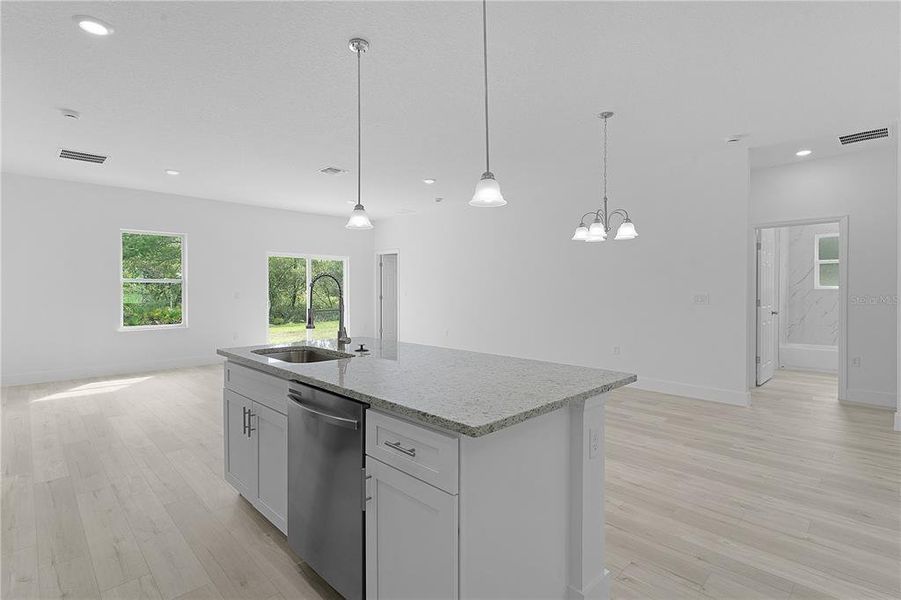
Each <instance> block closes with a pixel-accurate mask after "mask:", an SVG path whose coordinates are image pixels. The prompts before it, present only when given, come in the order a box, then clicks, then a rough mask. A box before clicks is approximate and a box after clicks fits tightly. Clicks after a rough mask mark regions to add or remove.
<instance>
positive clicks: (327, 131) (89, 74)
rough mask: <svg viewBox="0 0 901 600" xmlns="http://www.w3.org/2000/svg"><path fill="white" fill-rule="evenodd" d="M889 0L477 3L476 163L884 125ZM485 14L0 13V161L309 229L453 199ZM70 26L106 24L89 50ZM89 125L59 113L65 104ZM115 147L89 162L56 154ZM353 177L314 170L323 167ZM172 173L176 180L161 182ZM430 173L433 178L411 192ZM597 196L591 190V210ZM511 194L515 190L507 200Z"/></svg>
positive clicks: (750, 141)
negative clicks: (306, 222)
mask: <svg viewBox="0 0 901 600" xmlns="http://www.w3.org/2000/svg"><path fill="white" fill-rule="evenodd" d="M898 10H899V6H898V4H897V3H865V2H847V3H841V2H798V3H770V2H757V3H731V2H724V3H712V2H711V3H682V2H676V3H638V2H623V3H599V2H490V3H489V7H488V11H489V47H490V57H489V60H490V65H489V67H490V78H491V86H492V87H491V91H492V151H493V156H492V158H493V160H492V170H493V171H494V172H495V173H496V175H497V177H498V180H499V181H500V182H501V185H502V187H503V186H504V184H505V182H509V181H511V180H514V181H515V180H516V179H517V178H521V179H525V178H526V176H527V175H528V176H532V177H534V176H543V177H548V178H553V177H558V176H560V174H561V173H565V172H566V171H567V170H570V169H579V170H591V171H596V170H598V164H599V158H598V148H599V145H600V138H599V130H600V128H599V124H598V122H597V120H596V119H595V118H594V114H595V113H597V112H599V111H600V110H602V109H611V110H614V111H616V113H617V115H616V117H614V119H613V120H612V121H611V122H610V132H611V170H613V169H614V168H615V167H616V164H617V163H618V162H620V164H621V163H622V162H626V161H638V162H640V161H653V160H655V159H657V158H661V157H664V156H666V155H668V154H671V153H679V152H688V153H692V152H710V151H719V149H720V148H722V149H723V151H727V150H725V149H726V144H724V142H723V139H724V138H725V137H726V136H728V135H730V134H734V133H746V134H749V137H748V138H747V142H746V143H745V145H746V146H748V147H753V146H768V145H774V144H780V143H784V142H787V141H790V140H800V139H813V138H817V137H818V136H826V135H829V136H831V135H833V134H835V133H844V132H852V131H859V130H862V129H870V128H873V127H878V126H883V125H886V124H888V123H889V122H890V121H892V120H893V119H897V118H898V110H899V16H898ZM480 12H481V11H480V4H479V3H474V2H377V1H368V2H356V3H355V2H293V3H292V2H274V3H268V2H267V3H264V2H86V3H82V2H3V3H2V68H3V71H2V74H3V79H2V109H3V114H2V125H3V132H2V142H3V170H4V171H8V172H17V173H25V174H32V175H40V176H46V177H54V178H60V179H70V180H77V181H89V182H95V183H103V184H109V185H118V186H125V187H132V188H139V189H148V190H156V191H162V192H170V193H176V194H183V195H189V196H198V197H205V198H212V199H218V200H226V201H233V202H242V203H247V204H260V205H266V206H276V207H283V208H290V209H295V210H300V211H307V212H316V213H324V214H346V213H347V212H348V210H349V208H350V206H349V205H348V204H347V202H352V201H353V199H354V194H355V192H354V189H355V188H354V183H355V177H354V169H355V141H356V137H355V136H356V133H355V119H354V116H355V115H354V110H355V97H354V91H355V58H354V55H353V54H352V53H351V52H350V51H349V50H348V49H347V40H348V39H349V38H350V37H352V36H355V35H362V36H364V37H367V38H369V39H370V41H371V43H372V48H371V51H370V53H369V54H367V55H366V56H364V57H363V61H364V63H363V78H364V82H363V92H364V98H363V110H364V113H363V119H364V155H363V161H364V162H363V195H364V203H365V204H366V206H367V208H368V209H369V210H370V212H372V213H373V214H374V216H375V217H377V218H378V217H381V218H384V217H388V216H391V215H394V214H398V213H399V212H407V211H421V210H428V209H429V208H430V207H433V206H435V204H434V197H435V196H442V197H444V198H445V202H449V203H463V202H466V201H467V200H468V199H469V197H470V196H471V194H472V189H473V187H474V185H475V183H476V181H477V180H478V178H479V175H480V174H481V172H482V170H483V158H482V152H483V147H482V144H483V138H482V131H481V127H482V112H481V111H482V99H481V93H482V86H481V71H480V69H481V60H480V50H481V45H480V44H481V29H480ZM75 14H88V15H93V16H95V17H99V18H101V19H104V20H106V21H108V22H109V23H111V24H112V25H113V26H114V27H115V34H114V35H112V36H110V37H106V38H97V37H92V36H89V35H86V34H84V33H82V32H81V31H80V30H78V29H77V28H76V26H75V24H74V22H73V21H72V16H73V15H75ZM62 107H65V108H71V109H75V110H78V111H80V112H81V114H82V117H81V119H80V120H78V121H72V120H67V119H64V118H62V117H61V116H60V114H59V113H58V112H57V109H59V108H62ZM60 147H66V148H70V149H75V150H83V151H88V152H95V153H102V154H109V156H110V157H111V158H110V160H109V162H108V164H106V165H103V166H98V165H91V164H82V163H75V162H72V161H62V160H59V159H57V158H56V150H57V149H58V148H60ZM330 165H334V166H338V167H342V168H346V169H349V170H350V171H351V172H350V173H348V174H346V175H342V176H326V175H321V174H319V173H318V172H317V171H318V170H319V169H320V168H322V167H326V166H330ZM167 168H174V169H179V170H181V172H182V175H180V176H177V177H171V176H167V175H165V174H164V172H163V171H164V169H167ZM425 177H434V178H436V179H437V180H438V182H437V183H436V184H435V185H433V186H426V185H425V184H423V183H422V181H421V180H422V179H423V178H425ZM596 192H597V190H595V189H587V190H586V196H594V195H596ZM511 200H512V198H511Z"/></svg>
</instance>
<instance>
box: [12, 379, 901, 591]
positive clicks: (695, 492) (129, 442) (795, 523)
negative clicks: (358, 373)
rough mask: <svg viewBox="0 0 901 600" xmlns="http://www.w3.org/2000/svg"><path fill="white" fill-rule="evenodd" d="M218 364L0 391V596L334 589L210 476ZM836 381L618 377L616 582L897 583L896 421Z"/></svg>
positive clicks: (708, 585)
mask: <svg viewBox="0 0 901 600" xmlns="http://www.w3.org/2000/svg"><path fill="white" fill-rule="evenodd" d="M221 377H222V376H221V367H203V368H194V369H182V370H175V371H165V372H159V373H152V374H142V375H133V376H124V377H108V378H97V379H91V380H82V381H74V382H65V383H52V384H42V385H32V386H21V387H13V388H5V389H4V390H3V404H2V436H3V437H2V456H0V469H2V540H0V542H2V556H0V560H2V583H0V592H2V597H3V598H4V599H12V598H70V599H81V598H103V599H104V600H106V599H131V598H148V599H151V598H152V599H162V598H165V599H166V600H169V599H173V598H182V599H188V598H196V599H200V598H254V599H260V600H268V599H276V598H285V599H289V598H304V599H306V598H334V597H336V594H335V593H334V591H332V590H331V588H329V587H328V586H327V585H326V584H325V583H324V582H323V581H322V580H321V579H319V578H318V577H317V576H316V574H315V573H312V572H311V571H310V570H309V568H307V567H306V566H305V565H304V564H303V563H302V562H301V561H299V560H298V558H297V557H296V556H295V555H294V554H293V553H292V552H291V551H290V550H289V549H288V546H287V543H286V540H285V538H284V536H282V535H281V534H280V533H279V532H278V531H277V530H276V529H275V528H274V527H272V526H271V525H269V523H268V522H266V521H265V520H264V519H263V518H262V517H260V516H259V515H258V514H257V513H256V512H255V511H254V510H253V509H252V508H251V507H250V506H249V505H248V504H247V503H246V502H245V501H243V500H242V499H241V498H240V497H238V496H237V494H235V492H234V491H233V490H232V489H231V488H230V487H229V486H228V485H227V484H226V483H225V482H224V480H223V479H222V422H221V421H222V408H221V381H222V379H221ZM835 387H836V386H835V380H834V379H833V378H831V377H828V376H822V375H813V374H804V373H790V372H779V374H778V375H777V377H776V379H774V380H773V381H771V382H770V383H769V384H767V385H766V386H765V387H763V388H761V389H760V390H758V391H756V392H755V393H754V398H753V406H752V407H751V408H750V409H742V408H737V407H731V406H723V405H717V404H712V403H707V402H699V401H692V400H687V399H684V398H676V397H672V396H665V395H662V394H654V393H649V392H642V391H639V390H632V389H625V390H620V391H618V392H617V393H615V394H614V395H613V398H612V399H611V400H610V402H609V404H608V413H607V422H608V428H607V440H606V450H607V457H608V458H607V507H606V508H607V530H606V533H607V543H608V553H609V559H608V567H609V568H610V570H611V571H612V573H613V575H614V581H613V596H614V598H618V599H620V598H621V599H632V598H660V599H662V600H670V599H678V598H702V599H706V598H723V599H744V598H749V599H750V598H778V599H789V598H790V599H796V600H800V599H820V598H822V599H828V598H841V599H850V600H857V599H870V598H874V599H876V598H899V597H901V587H899V586H901V583H899V578H901V575H899V564H901V530H899V519H901V516H899V514H901V435H899V434H897V433H893V432H892V431H891V413H889V412H887V411H880V410H875V409H867V408H859V407H849V406H845V405H840V404H838V403H837V402H836V400H835Z"/></svg>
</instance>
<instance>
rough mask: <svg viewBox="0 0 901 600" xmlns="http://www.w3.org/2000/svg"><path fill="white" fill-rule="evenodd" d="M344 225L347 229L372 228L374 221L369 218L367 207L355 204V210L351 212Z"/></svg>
mask: <svg viewBox="0 0 901 600" xmlns="http://www.w3.org/2000/svg"><path fill="white" fill-rule="evenodd" d="M344 227H346V228H347V229H372V222H371V221H370V220H369V215H367V214H366V209H365V208H363V205H362V204H357V205H356V206H354V211H353V212H352V213H350V218H349V219H348V220H347V225H345V226H344Z"/></svg>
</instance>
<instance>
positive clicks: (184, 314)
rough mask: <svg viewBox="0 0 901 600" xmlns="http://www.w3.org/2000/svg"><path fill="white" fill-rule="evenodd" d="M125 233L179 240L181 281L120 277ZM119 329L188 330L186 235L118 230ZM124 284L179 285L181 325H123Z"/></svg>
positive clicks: (121, 330) (167, 232) (142, 230)
mask: <svg viewBox="0 0 901 600" xmlns="http://www.w3.org/2000/svg"><path fill="white" fill-rule="evenodd" d="M126 233H131V234H137V235H164V236H168V237H177V238H179V239H181V279H143V278H140V279H132V278H126V277H123V275H122V236H123V235H125V234H126ZM118 241H119V327H118V331H120V332H128V331H161V330H167V329H187V328H188V235H187V234H185V233H174V232H171V231H152V230H149V229H120V230H119V239H118ZM126 283H170V284H175V283H180V284H181V323H170V324H164V325H126V324H125V302H124V299H125V284H126Z"/></svg>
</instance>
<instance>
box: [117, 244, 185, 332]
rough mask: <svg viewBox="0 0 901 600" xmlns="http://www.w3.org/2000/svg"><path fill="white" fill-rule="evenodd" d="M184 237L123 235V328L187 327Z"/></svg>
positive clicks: (121, 322)
mask: <svg viewBox="0 0 901 600" xmlns="http://www.w3.org/2000/svg"><path fill="white" fill-rule="evenodd" d="M184 259H185V236H183V235H180V234H174V233H157V232H148V231H123V232H122V295H121V299H122V319H121V321H120V325H121V327H122V329H157V328H172V327H184V326H185V314H184V305H185V294H184Z"/></svg>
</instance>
